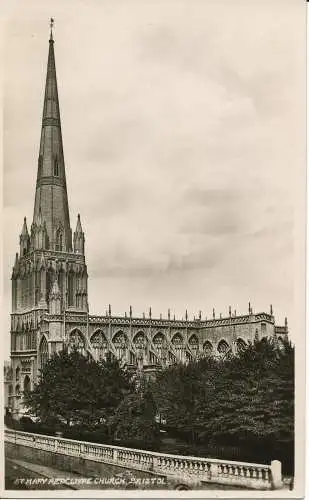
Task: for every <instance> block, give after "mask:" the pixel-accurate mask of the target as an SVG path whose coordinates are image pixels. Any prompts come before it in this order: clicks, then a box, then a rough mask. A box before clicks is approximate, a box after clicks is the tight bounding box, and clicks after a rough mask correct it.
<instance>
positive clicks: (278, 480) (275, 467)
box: [271, 460, 282, 490]
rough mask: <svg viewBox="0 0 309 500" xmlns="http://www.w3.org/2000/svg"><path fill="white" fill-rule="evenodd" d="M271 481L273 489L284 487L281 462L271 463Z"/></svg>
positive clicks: (274, 461) (273, 461)
mask: <svg viewBox="0 0 309 500" xmlns="http://www.w3.org/2000/svg"><path fill="white" fill-rule="evenodd" d="M271 480H272V487H273V489H275V490H276V489H278V488H281V487H282V472H281V462H280V461H279V460H272V462H271Z"/></svg>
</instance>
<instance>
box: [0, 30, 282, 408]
mask: <svg viewBox="0 0 309 500" xmlns="http://www.w3.org/2000/svg"><path fill="white" fill-rule="evenodd" d="M74 227H75V230H74V232H73V231H72V228H71V222H70V212H69V203H68V195H67V184H66V173H65V162H64V155H63V144H62V132H61V120H60V107H59V97H58V89H57V78H56V65H55V53H54V39H53V33H52V30H51V33H50V39H49V52H48V63H47V76H46V83H45V96H44V103H43V116H42V126H41V139H40V147H39V152H38V167H37V180H36V191H35V200H34V211H33V220H32V222H31V225H30V224H27V220H26V217H25V218H24V221H23V225H22V230H21V234H20V237H19V252H18V253H16V257H15V263H14V266H13V271H12V312H11V332H10V334H11V367H10V369H8V367H7V369H6V376H5V383H6V385H7V392H8V396H7V397H8V402H7V405H8V407H9V408H10V409H11V410H12V412H13V413H14V414H16V415H18V414H19V412H20V409H21V407H22V394H23V391H24V390H26V389H28V388H31V389H32V388H33V386H34V384H35V383H36V382H37V381H38V377H39V373H40V369H41V368H42V367H43V366H44V364H45V363H46V361H47V360H48V358H49V357H50V356H52V355H53V354H54V353H56V352H58V351H60V350H61V349H63V347H64V346H68V347H70V346H76V347H77V348H78V349H79V350H80V352H82V353H85V354H86V353H88V354H89V355H91V356H93V357H94V358H95V359H104V358H105V357H106V355H107V353H111V354H112V355H114V356H115V357H116V358H117V359H119V361H120V362H121V363H122V364H124V365H126V366H128V367H130V368H132V369H138V370H142V371H144V372H145V373H147V372H148V373H151V372H154V371H156V370H159V369H162V368H163V367H166V366H168V365H170V364H173V363H177V362H184V363H185V362H188V361H190V360H194V359H197V358H198V357H201V356H209V355H211V356H225V355H227V354H228V353H229V352H236V351H237V350H238V349H241V348H242V347H243V346H244V345H245V344H246V343H247V342H248V341H253V340H254V339H255V338H260V339H261V338H263V337H268V338H274V339H275V340H276V342H278V343H280V342H282V341H283V340H284V339H286V338H287V337H288V327H287V320H285V325H284V326H277V325H276V323H275V318H274V314H273V309H272V306H270V309H269V312H260V313H256V312H253V309H252V307H251V304H250V303H249V308H248V312H247V313H246V314H243V315H238V314H236V311H233V312H232V310H231V308H229V312H228V314H227V316H226V317H222V316H221V315H220V316H219V317H217V316H216V314H215V311H213V314H212V317H211V318H208V319H207V318H205V319H203V318H202V316H201V313H200V314H199V315H198V316H197V317H195V318H193V320H191V319H190V320H189V318H188V315H187V312H186V314H185V317H184V318H183V319H182V320H179V319H176V318H175V316H173V317H172V316H171V314H170V311H168V314H167V316H166V317H162V316H160V317H159V318H155V317H153V316H152V311H151V309H150V310H149V312H148V314H147V316H146V315H143V316H142V317H135V316H134V315H133V314H132V309H131V307H130V310H129V313H128V314H125V315H124V316H114V315H112V312H111V307H110V306H108V309H107V312H106V313H104V314H103V315H101V316H96V315H92V314H90V312H89V305H88V272H87V264H86V251H85V235H84V231H83V227H82V220H81V217H80V215H78V218H77V221H76V224H74Z"/></svg>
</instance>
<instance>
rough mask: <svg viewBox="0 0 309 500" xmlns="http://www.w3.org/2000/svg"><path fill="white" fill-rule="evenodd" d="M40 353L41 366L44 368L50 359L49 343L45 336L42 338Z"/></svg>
mask: <svg viewBox="0 0 309 500" xmlns="http://www.w3.org/2000/svg"><path fill="white" fill-rule="evenodd" d="M39 355H40V368H41V370H43V368H44V365H45V364H46V363H47V361H48V344H47V340H46V338H45V337H43V338H42V340H41V343H40V348H39Z"/></svg>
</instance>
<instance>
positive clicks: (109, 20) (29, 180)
mask: <svg viewBox="0 0 309 500" xmlns="http://www.w3.org/2000/svg"><path fill="white" fill-rule="evenodd" d="M48 9H49V6H48V5H47V4H46V5H45V4H44V2H43V3H42V2H39V1H37V0H30V2H28V3H27V8H22V7H19V9H18V10H16V11H15V12H13V13H12V16H11V18H10V20H9V22H8V24H7V30H6V49H5V60H6V71H5V78H4V88H5V104H4V131H5V134H4V161H5V163H4V203H5V207H4V224H5V225H4V239H5V245H4V262H5V269H4V286H5V295H6V298H7V303H9V296H10V280H9V274H10V267H11V265H12V264H13V260H14V255H15V252H16V250H17V249H18V233H19V231H20V228H21V224H22V219H23V216H24V215H27V217H28V219H29V222H30V221H31V217H32V211H33V202H34V187H35V180H36V169H37V155H38V148H39V135H40V124H41V113H42V103H43V87H44V83H45V71H46V67H45V65H46V60H47V49H48V43H47V37H48V32H47V31H48V30H47V29H46V19H48V18H49V17H50V13H49V12H48ZM53 9H54V12H55V14H54V17H55V19H56V28H55V39H56V42H55V51H56V65H57V74H58V83H59V95H60V105H61V116H62V131H63V140H64V154H65V160H66V172H67V185H68V194H69V202H70V211H71V223H72V226H73V229H74V226H75V221H76V215H77V213H78V212H80V213H81V218H82V224H83V229H84V231H85V234H86V251H87V254H86V258H87V264H88V270H89V274H90V277H91V279H90V282H89V293H90V303H91V308H92V310H93V311H96V312H98V313H99V312H102V310H103V309H104V304H105V303H108V302H112V303H113V304H114V306H113V307H114V309H118V308H119V309H120V310H121V308H126V307H127V304H128V303H129V302H131V301H133V299H134V301H135V304H136V308H137V307H140V308H141V310H144V304H145V303H147V304H149V303H152V304H153V306H154V308H156V310H157V311H161V310H166V309H167V307H168V305H167V303H168V304H169V305H170V304H172V305H173V307H174V309H175V310H176V311H179V314H183V311H184V308H185V307H187V308H188V310H192V311H193V310H198V309H199V308H200V309H202V310H205V309H206V308H208V310H211V309H212V307H213V306H215V307H216V309H218V310H219V309H220V308H221V309H222V310H223V309H224V308H227V306H228V304H229V303H234V304H236V305H237V308H238V307H239V308H241V307H247V300H248V298H251V299H252V301H253V300H254V302H255V303H256V307H258V308H259V309H261V310H262V309H263V308H266V305H265V304H269V303H270V302H273V303H274V305H275V302H277V304H278V307H277V311H278V314H279V316H280V317H283V316H284V315H285V314H286V313H287V314H288V315H292V314H293V305H292V299H293V293H292V290H293V285H294V283H293V261H294V257H295V251H296V250H295V248H294V247H293V230H294V226H295V221H296V213H297V211H295V206H296V204H297V195H298V186H299V185H300V183H301V179H302V178H303V177H302V176H303V175H304V168H303V167H305V151H304V140H305V139H304V136H303V135H302V131H301V117H302V116H303V109H304V99H305V94H304V89H303V86H302V85H303V84H302V81H303V79H304V78H305V77H304V65H303V60H304V57H305V54H304V47H305V45H304V41H303V34H302V26H303V24H302V23H303V14H304V12H303V11H302V10H301V9H300V8H299V7H298V2H295V0H293V1H288V0H286V2H282V6H281V7H280V9H278V7H277V2H276V1H275V0H274V1H268V2H259V3H252V2H245V1H242V0H237V1H235V2H229V1H228V0H225V1H224V0H218V1H217V2H200V1H198V0H196V1H193V2H188V1H187V0H179V1H177V2H174V0H170V1H165V2H140V1H139V0H130V2H127V1H122V0H118V1H116V2H114V1H112V0H111V1H110V0H107V1H106V2H104V3H102V2H100V1H99V0H89V1H88V2H81V1H80V2H78V8H74V9H72V2H70V1H69V0H61V1H60V0H54V2H53ZM252 19H254V23H253V22H252ZM64 34H65V36H64ZM102 302H104V304H103V303H102ZM7 329H8V328H7Z"/></svg>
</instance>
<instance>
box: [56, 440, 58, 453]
mask: <svg viewBox="0 0 309 500" xmlns="http://www.w3.org/2000/svg"><path fill="white" fill-rule="evenodd" d="M57 450H58V439H57V438H56V439H55V453H57Z"/></svg>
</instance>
